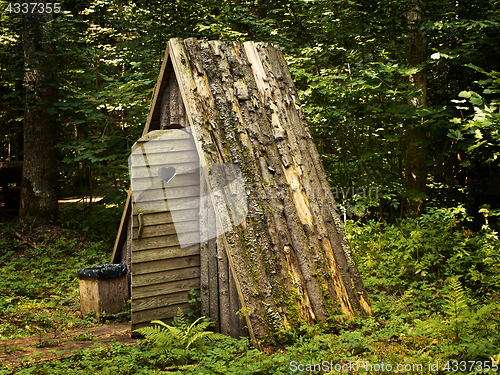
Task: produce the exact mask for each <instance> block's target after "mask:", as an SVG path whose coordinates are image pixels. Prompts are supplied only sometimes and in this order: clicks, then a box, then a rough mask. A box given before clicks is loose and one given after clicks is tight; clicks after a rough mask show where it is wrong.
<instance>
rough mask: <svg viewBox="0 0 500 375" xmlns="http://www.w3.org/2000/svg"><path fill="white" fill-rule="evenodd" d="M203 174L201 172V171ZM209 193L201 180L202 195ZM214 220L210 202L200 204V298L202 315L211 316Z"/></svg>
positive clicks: (205, 184)
mask: <svg viewBox="0 0 500 375" xmlns="http://www.w3.org/2000/svg"><path fill="white" fill-rule="evenodd" d="M200 173H201V170H200ZM207 193H208V190H207V183H206V180H205V179H204V178H203V177H202V178H201V179H200V195H202V196H206V194H207ZM211 220H213V219H212V218H211V217H210V215H209V209H208V200H206V199H204V200H202V201H201V202H200V214H199V222H200V242H201V243H200V271H201V276H200V298H201V315H202V316H210V290H209V288H210V285H209V282H208V253H209V251H210V250H209V248H210V247H211V246H214V245H213V242H214V240H213V239H212V240H210V239H208V236H209V234H208V229H209V227H208V226H209V223H210V222H211Z"/></svg>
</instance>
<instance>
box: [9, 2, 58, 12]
mask: <svg viewBox="0 0 500 375" xmlns="http://www.w3.org/2000/svg"><path fill="white" fill-rule="evenodd" d="M59 5H61V3H9V4H8V5H7V8H5V10H6V11H7V12H9V13H52V12H54V13H60V12H61V8H60V7H59Z"/></svg>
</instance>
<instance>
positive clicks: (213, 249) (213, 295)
mask: <svg viewBox="0 0 500 375" xmlns="http://www.w3.org/2000/svg"><path fill="white" fill-rule="evenodd" d="M208 243H209V244H210V245H211V246H208V247H207V257H208V291H209V295H210V297H209V298H210V315H209V316H210V318H212V320H213V321H214V323H215V332H220V316H219V278H218V267H217V263H218V262H217V247H218V245H219V243H218V241H208ZM214 245H215V246H214Z"/></svg>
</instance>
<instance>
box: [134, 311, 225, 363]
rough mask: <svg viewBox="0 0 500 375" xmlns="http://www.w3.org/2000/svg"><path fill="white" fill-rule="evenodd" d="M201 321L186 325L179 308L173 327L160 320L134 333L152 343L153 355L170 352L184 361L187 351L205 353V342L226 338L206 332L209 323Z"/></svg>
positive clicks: (197, 320) (201, 319)
mask: <svg viewBox="0 0 500 375" xmlns="http://www.w3.org/2000/svg"><path fill="white" fill-rule="evenodd" d="M203 319H205V317H204V316H203V317H201V318H198V319H196V320H195V321H194V322H193V323H191V324H188V323H187V322H186V318H185V317H184V313H183V312H182V310H181V309H180V308H179V309H178V311H177V319H176V323H175V325H168V324H165V323H163V322H162V321H161V320H153V321H151V323H152V324H157V325H156V326H149V327H143V328H138V329H136V330H135V331H134V332H138V333H140V334H141V335H143V336H144V337H146V339H148V340H151V341H153V343H154V344H155V347H154V348H153V353H156V354H168V353H169V352H172V353H173V354H175V356H176V357H178V358H182V359H185V358H186V357H187V355H188V351H189V349H192V348H196V349H200V350H203V351H204V352H206V350H207V347H206V344H207V342H211V341H217V340H222V339H225V338H227V336H225V335H222V334H220V333H214V332H210V331H207V330H206V329H207V328H208V327H209V326H210V324H211V322H210V321H209V320H203Z"/></svg>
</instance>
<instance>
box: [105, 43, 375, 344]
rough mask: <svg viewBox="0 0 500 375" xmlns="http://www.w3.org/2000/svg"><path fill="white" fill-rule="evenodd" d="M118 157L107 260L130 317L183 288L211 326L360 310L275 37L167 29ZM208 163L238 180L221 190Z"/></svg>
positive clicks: (283, 322) (135, 323) (263, 331)
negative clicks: (256, 39) (121, 203)
mask: <svg viewBox="0 0 500 375" xmlns="http://www.w3.org/2000/svg"><path fill="white" fill-rule="evenodd" d="M129 161H130V163H129V168H130V172H131V182H132V188H131V189H130V191H129V196H128V199H127V203H126V207H125V210H124V213H123V216H122V220H121V223H120V229H119V233H118V236H117V239H116V244H115V248H114V252H113V256H112V260H111V262H113V263H114V262H125V263H127V265H128V268H129V270H130V271H131V274H130V285H131V299H132V329H136V328H139V327H141V326H144V325H147V324H148V323H149V322H150V321H151V320H153V319H161V320H165V321H169V320H171V319H172V318H173V317H174V316H175V315H176V313H177V309H178V308H179V307H180V308H181V309H182V310H183V311H184V312H185V313H186V312H187V311H189V309H190V308H191V305H190V304H189V302H188V301H189V298H190V297H189V295H188V291H190V290H192V289H194V290H196V291H197V293H198V295H199V296H200V297H201V314H202V315H205V316H209V317H210V318H212V320H213V321H214V322H215V325H216V327H215V329H216V331H218V332H221V333H224V334H228V335H231V336H234V337H238V336H240V335H247V334H248V335H249V336H250V337H251V338H252V339H253V340H255V341H254V342H258V340H259V338H261V337H263V336H266V335H269V334H273V333H274V332H277V331H279V330H280V329H281V328H288V327H294V326H295V327H296V326H298V325H300V324H303V323H313V322H315V321H317V320H321V319H326V318H327V317H328V316H329V315H332V314H337V315H338V314H343V315H345V316H346V317H347V318H350V317H353V316H355V315H358V314H370V313H371V310H370V306H369V301H368V298H367V295H366V291H365V289H364V287H363V283H362V281H361V278H360V276H359V272H358V269H357V266H356V264H355V261H354V259H353V257H352V253H351V249H350V246H349V243H348V241H347V237H346V234H345V230H344V226H343V223H342V221H341V220H340V217H339V215H338V212H337V209H336V205H335V201H334V198H333V195H332V192H331V189H330V186H329V184H328V181H327V178H326V175H325V172H324V170H323V166H322V163H321V159H320V156H319V154H318V151H317V149H316V147H315V145H314V142H313V140H312V137H311V135H310V132H309V129H308V127H307V123H306V121H305V117H304V114H303V113H302V109H301V104H300V101H299V99H298V95H297V92H296V90H295V87H294V85H293V81H292V78H291V75H290V72H289V71H288V68H287V65H286V62H285V58H284V56H283V55H282V53H281V51H280V49H279V47H278V46H274V45H270V44H264V43H253V42H245V43H240V42H219V41H210V42H209V41H199V40H196V39H186V40H180V39H172V40H170V41H169V43H168V47H167V50H166V52H165V57H164V60H163V64H162V66H161V70H160V74H159V77H158V81H157V83H156V86H155V90H154V94H153V98H152V102H151V105H150V108H149V114H148V118H147V122H146V126H145V129H144V132H143V136H142V137H141V138H140V139H139V140H138V141H137V142H136V144H135V145H134V146H133V148H132V153H131V156H130V160H129ZM217 165H218V166H221V165H222V166H226V165H231V166H235V169H234V170H230V169H225V167H223V168H222V172H217V173H221V175H224V176H222V177H223V178H222V179H224V178H226V179H227V180H228V181H233V182H234V181H236V180H238V181H240V182H241V184H239V185H238V184H233V182H231V183H230V184H231V187H230V189H228V191H227V192H226V193H225V194H220V191H219V190H217V189H218V186H219V187H220V185H217V181H216V180H217V178H218V177H217V176H216V166H217ZM221 175H219V177H220V176H221ZM229 175H231V176H229ZM235 176H236V177H235ZM132 192H133V193H132ZM235 197H236V198H235ZM214 228H216V229H215V235H214Z"/></svg>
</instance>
